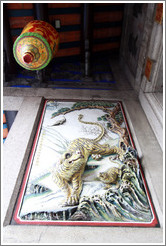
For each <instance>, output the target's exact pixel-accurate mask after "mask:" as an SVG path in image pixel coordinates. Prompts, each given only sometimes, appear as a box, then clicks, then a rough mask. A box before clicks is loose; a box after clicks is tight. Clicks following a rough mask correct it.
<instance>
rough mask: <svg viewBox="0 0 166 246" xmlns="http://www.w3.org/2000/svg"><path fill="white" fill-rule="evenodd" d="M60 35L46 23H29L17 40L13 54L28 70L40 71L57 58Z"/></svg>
mask: <svg viewBox="0 0 166 246" xmlns="http://www.w3.org/2000/svg"><path fill="white" fill-rule="evenodd" d="M58 44H59V34H58V32H57V31H56V30H55V28H54V27H53V26H52V25H50V24H49V23H47V22H45V21H40V20H34V21H31V22H29V23H28V24H27V25H26V26H25V27H24V29H23V31H22V33H21V34H20V36H19V37H18V38H17V39H16V41H15V43H14V46H13V53H14V57H15V59H16V61H17V62H18V64H19V65H20V66H22V67H24V68H26V69H28V70H40V69H43V68H44V67H46V66H47V65H48V64H49V62H50V61H51V59H52V58H53V57H55V54H56V53H57V50H58Z"/></svg>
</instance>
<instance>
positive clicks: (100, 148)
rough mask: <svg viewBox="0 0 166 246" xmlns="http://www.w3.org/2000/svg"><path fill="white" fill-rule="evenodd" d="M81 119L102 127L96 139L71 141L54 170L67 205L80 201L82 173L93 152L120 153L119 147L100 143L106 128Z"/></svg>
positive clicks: (56, 180)
mask: <svg viewBox="0 0 166 246" xmlns="http://www.w3.org/2000/svg"><path fill="white" fill-rule="evenodd" d="M78 119H79V121H80V122H82V123H85V124H93V125H98V126H99V127H100V128H101V130H102V131H101V134H100V135H99V136H98V137H97V138H96V139H88V138H78V139H75V140H73V141H71V143H70V145H69V147H68V150H67V151H66V152H65V153H64V154H63V155H62V157H61V160H60V162H59V163H58V164H57V166H56V168H55V170H54V172H53V179H54V182H55V183H56V184H57V185H58V186H59V188H60V189H61V190H62V191H63V192H64V193H65V194H66V198H67V199H66V202H65V205H76V204H78V202H79V196H80V193H81V190H82V178H81V177H82V174H83V172H84V169H85V166H86V163H87V161H88V158H89V156H90V155H92V154H100V155H109V154H114V153H118V151H119V148H118V147H117V146H114V147H113V148H111V147H110V146H109V145H107V144H103V145H101V144H99V143H98V141H99V140H100V139H101V138H102V137H103V135H104V128H103V126H102V125H100V124H98V123H92V122H84V121H81V119H82V115H80V116H79V118H78Z"/></svg>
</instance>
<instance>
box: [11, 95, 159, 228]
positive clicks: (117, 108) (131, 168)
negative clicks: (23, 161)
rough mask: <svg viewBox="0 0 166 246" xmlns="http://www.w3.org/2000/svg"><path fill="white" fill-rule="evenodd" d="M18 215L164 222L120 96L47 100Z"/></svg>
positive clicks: (29, 219)
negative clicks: (113, 99)
mask: <svg viewBox="0 0 166 246" xmlns="http://www.w3.org/2000/svg"><path fill="white" fill-rule="evenodd" d="M12 223H18V224H50V225H57V224H59V225H94V226H98V225H101V226H147V227H148V226H157V224H158V221H157V217H156V214H155V211H154V207H153V204H152V201H151V199H150V195H149V192H148V188H147V185H146V182H145V178H144V175H143V172H142V169H141V165H140V163H139V160H138V157H137V151H136V149H135V146H134V143H133V140H132V137H131V134H130V131H129V128H128V124H127V121H126V117H125V114H124V110H123V105H122V103H121V102H111V101H77V102H72V101H70V102H69V101H67V102H65V101H55V100H46V102H45V105H44V109H43V112H42V116H41V119H40V123H39V126H38V129H37V133H36V137H35V140H34V144H33V147H32V151H31V155H30V158H29V162H28V164H27V169H26V171H25V176H24V179H23V183H22V187H21V191H20V194H19V197H18V201H17V204H16V208H15V212H14V216H13V220H12Z"/></svg>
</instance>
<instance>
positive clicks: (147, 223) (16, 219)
mask: <svg viewBox="0 0 166 246" xmlns="http://www.w3.org/2000/svg"><path fill="white" fill-rule="evenodd" d="M79 102H81V103H85V104H86V103H87V104H88V106H85V107H86V109H87V110H90V111H91V110H92V109H94V108H95V109H96V110H101V108H102V107H103V106H101V105H102V102H101V101H98V102H97V101H95V102H91V101H86V102H84V101H83V102H82V101H79ZM79 102H71V101H70V102H63V101H60V100H58V101H55V100H45V104H44V107H43V111H42V114H41V118H40V122H39V125H38V128H37V132H36V136H35V139H34V143H33V146H32V150H31V154H30V158H29V161H28V164H27V168H26V171H25V175H24V178H23V183H22V186H21V190H20V193H19V196H18V201H17V204H16V208H15V211H14V216H13V220H12V224H35V225H81V226H84V225H85V226H86V225H87V226H136V227H154V226H158V225H159V224H158V220H157V215H156V213H155V209H154V206H153V203H152V199H151V197H150V193H149V190H148V186H147V183H146V180H145V177H144V174H143V170H142V168H141V164H140V162H139V160H138V158H137V157H136V158H137V161H138V168H139V172H140V175H141V180H142V181H143V185H144V189H145V193H146V197H147V200H148V204H149V209H150V211H151V215H152V216H151V220H150V221H141V222H140V221H139V222H138V221H133V222H132V221H126V220H125V221H119V220H117V221H116V220H113V221H111V220H110V221H108V220H106V221H105V220H103V219H101V220H98V221H96V220H94V221H87V220H86V221H76V220H75V221H72V220H61V219H58V220H52V219H51V220H50V219H49V220H47V219H46V218H44V219H43V220H41V219H40V220H39V219H37V218H34V217H33V216H32V217H31V219H30V220H29V219H27V218H26V219H25V217H24V219H22V218H21V217H20V215H19V213H20V211H21V209H22V205H23V201H24V196H25V193H26V189H27V183H28V181H29V178H30V176H31V170H32V166H33V162H34V159H35V158H37V157H35V155H36V151H37V146H38V144H39V141H41V130H42V126H43V121H44V119H45V114H46V110H47V109H48V107H50V109H51V107H52V106H53V105H56V107H57V105H58V104H59V103H62V104H63V107H62V108H63V109H64V105H65V104H66V105H68V104H69V105H70V106H71V105H72V104H73V105H75V104H77V103H79ZM93 103H94V105H95V106H92V104H93ZM105 103H106V104H107V103H110V105H111V103H112V104H113V107H116V105H119V107H120V111H121V113H122V118H123V121H124V126H125V127H124V128H126V129H127V133H128V137H129V142H130V145H131V147H132V148H133V149H135V145H134V142H133V139H132V136H131V133H130V130H129V126H128V123H127V119H126V116H125V112H124V109H123V104H122V102H120V101H114V102H111V101H107V102H105ZM96 105H97V108H96ZM99 105H100V106H101V108H100V106H99ZM53 107H54V106H53ZM79 107H80V106H79ZM62 108H60V109H62ZM71 108H72V107H69V108H68V109H67V108H66V112H65V113H64V112H62V111H61V112H60V111H59V115H61V113H62V114H63V115H64V114H66V113H70V112H72V111H75V110H76V111H77V112H78V111H79V109H78V108H75V109H74V110H71ZM82 109H85V108H80V110H82ZM51 110H52V109H51ZM57 112H58V111H56V113H57ZM86 112H88V111H86ZM91 112H92V111H91ZM90 114H91V113H90ZM56 116H57V115H56V114H52V118H54V117H56ZM77 116H78V113H77ZM102 116H103V115H102ZM99 118H100V119H99ZM101 118H102V117H100V116H98V120H99V121H101ZM103 119H104V118H103ZM65 121H66V119H65V120H63V119H60V121H59V120H58V121H57V122H56V124H55V125H56V126H58V125H63V123H64V122H65ZM89 123H90V122H89ZM89 123H88V124H89ZM55 125H54V126H55ZM49 127H50V126H49ZM84 130H85V129H84ZM91 130H92V129H91ZM84 133H85V131H84ZM88 134H89V132H88V131H87V135H88ZM94 134H96V132H95V133H94ZM94 134H93V135H94ZM118 143H119V142H118ZM38 152H39V153H40V151H39V150H38ZM121 162H122V161H121ZM112 185H113V186H115V185H114V184H112ZM38 188H39V187H38ZM41 189H42V188H41ZM118 189H119V188H118ZM45 191H47V190H45ZM104 218H105V217H104Z"/></svg>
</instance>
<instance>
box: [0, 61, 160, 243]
mask: <svg viewBox="0 0 166 246" xmlns="http://www.w3.org/2000/svg"><path fill="white" fill-rule="evenodd" d="M112 69H113V70H114V76H115V79H116V81H117V83H118V89H112V90H95V89H94V90H86V89H81V90H80V89H74V90H72V89H53V88H11V87H6V88H4V92H3V96H4V97H3V99H4V102H3V109H4V110H16V111H18V113H17V116H16V118H15V121H14V123H13V125H12V127H11V129H10V131H9V134H8V137H7V139H6V141H5V143H4V145H3V153H2V154H3V169H2V171H3V175H2V185H3V186H2V190H3V206H2V209H3V213H2V215H3V218H2V221H3V223H4V224H3V228H2V236H3V239H2V242H3V243H4V244H7V243H8V244H14V243H16V244H23V243H24V244H33V245H35V244H51V243H52V244H95V245H97V244H125V243H126V244H135V243H147V244H153V243H156V244H157V243H159V244H162V243H163V242H164V241H163V240H164V238H163V231H165V230H164V221H163V213H164V212H163V209H164V208H163V187H164V186H163V175H164V172H163V157H162V156H163V154H162V150H161V148H160V145H159V144H158V141H157V139H156V137H155V135H154V133H153V131H152V128H151V127H150V125H149V122H148V120H147V118H146V116H145V114H144V111H143V109H142V107H141V105H140V103H139V99H138V97H137V95H136V94H135V92H134V91H133V90H132V88H131V86H130V85H129V83H128V81H127V80H126V79H125V76H124V75H123V73H122V71H121V72H120V70H119V68H118V67H117V66H116V64H114V65H113V67H112ZM44 98H47V99H57V100H58V99H72V100H77V99H83V100H103V99H104V100H121V101H122V102H123V105H124V110H125V113H126V117H127V120H128V123H129V127H130V130H131V133H132V136H133V140H134V142H135V146H136V149H137V151H138V155H139V158H140V159H141V164H142V167H143V170H144V174H145V177H146V180H147V184H148V187H149V191H150V194H151V197H152V200H153V204H154V207H155V209H156V213H157V216H158V219H159V222H160V227H158V228H138V227H137V228H136V227H86V226H83V227H81V226H31V225H27V226H21V225H10V220H11V217H12V213H13V209H14V205H15V202H16V199H17V195H18V192H19V187H20V184H21V181H22V177H23V175H24V170H25V167H26V163H27V160H28V156H29V153H30V149H31V145H32V142H33V138H34V135H35V129H36V126H37V122H38V120H39V117H40V113H41V110H42V106H43V99H44ZM9 170H10V171H9Z"/></svg>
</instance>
